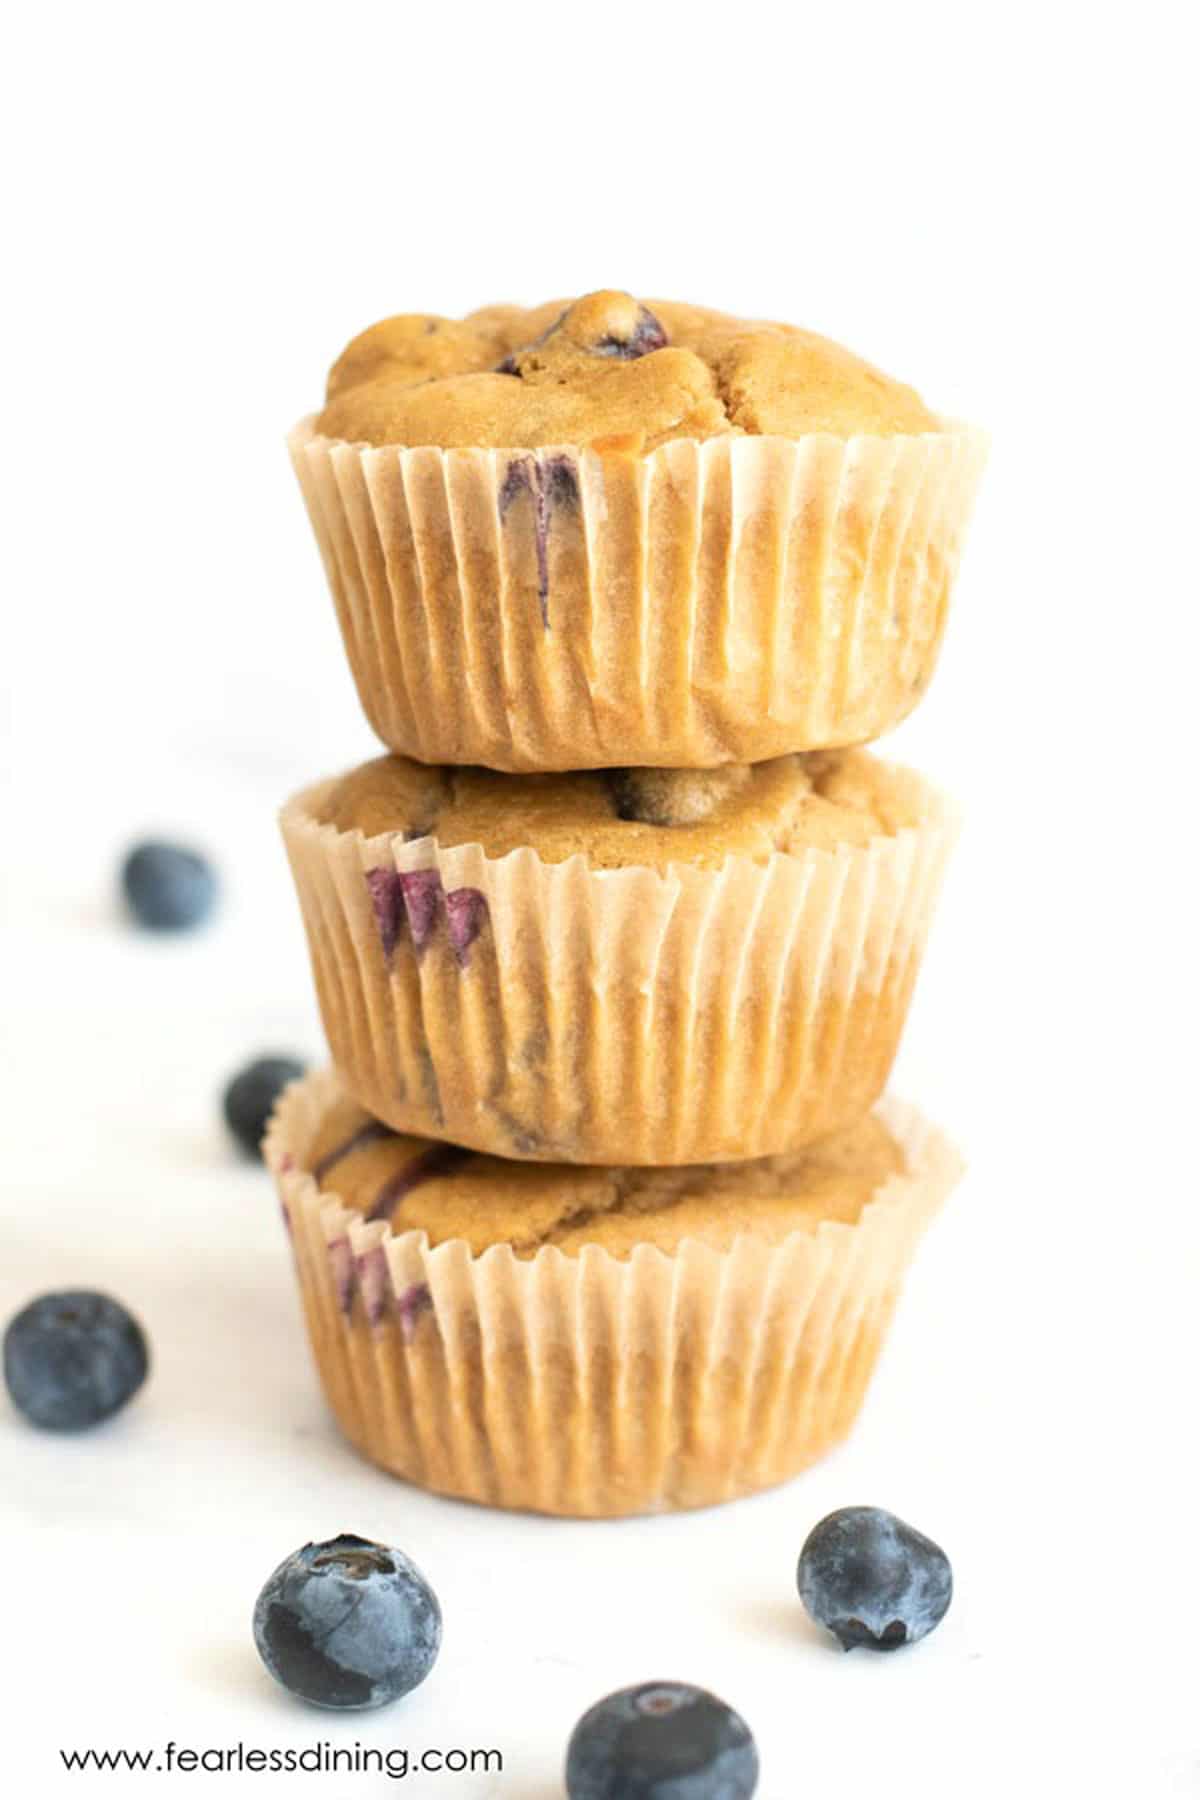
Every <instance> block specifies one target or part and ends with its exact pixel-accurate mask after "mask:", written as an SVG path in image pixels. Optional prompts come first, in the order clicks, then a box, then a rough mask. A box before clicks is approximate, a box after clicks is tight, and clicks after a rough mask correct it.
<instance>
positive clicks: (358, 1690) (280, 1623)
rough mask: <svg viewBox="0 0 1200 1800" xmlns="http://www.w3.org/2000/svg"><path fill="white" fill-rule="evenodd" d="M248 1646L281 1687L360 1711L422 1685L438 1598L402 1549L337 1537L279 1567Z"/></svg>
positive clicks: (433, 1646) (433, 1650) (438, 1629)
mask: <svg viewBox="0 0 1200 1800" xmlns="http://www.w3.org/2000/svg"><path fill="white" fill-rule="evenodd" d="M254 1642H255V1644H256V1645H257V1647H258V1653H259V1655H260V1656H261V1657H262V1659H263V1662H264V1663H265V1664H266V1666H267V1668H268V1669H269V1671H270V1672H271V1674H272V1675H273V1676H274V1677H275V1679H276V1681H278V1682H279V1684H280V1686H281V1687H285V1688H287V1689H288V1691H289V1692H290V1693H293V1694H296V1695H297V1696H298V1697H299V1698H300V1699H301V1700H307V1701H309V1702H310V1703H311V1704H312V1705H313V1706H325V1707H330V1708H333V1709H334V1710H336V1711H339V1712H361V1711H364V1710H365V1709H367V1708H370V1707H376V1706H386V1705H387V1704H388V1703H389V1702H390V1701H392V1700H397V1699H399V1698H400V1696H401V1695H402V1694H407V1693H410V1692H411V1691H412V1689H413V1688H415V1687H417V1686H419V1684H420V1683H421V1682H422V1681H424V1679H425V1677H426V1676H427V1675H428V1673H429V1671H430V1669H431V1668H432V1667H433V1665H434V1663H435V1661H436V1660H437V1654H438V1651H439V1649H440V1648H441V1642H442V1614H441V1608H440V1607H439V1605H438V1602H437V1596H436V1595H435V1594H434V1591H433V1589H432V1588H431V1587H430V1585H429V1583H428V1582H427V1581H426V1580H425V1577H424V1576H423V1575H422V1574H421V1572H420V1570H419V1569H418V1568H417V1567H416V1565H415V1564H414V1563H412V1562H411V1561H410V1560H409V1558H408V1557H407V1556H405V1555H404V1553H403V1551H401V1550H395V1549H392V1548H390V1547H389V1546H387V1545H385V1544H377V1543H373V1542H371V1541H370V1540H369V1539H367V1538H361V1537H355V1536H353V1535H351V1534H349V1533H343V1534H342V1535H341V1536H340V1537H336V1538H331V1539H330V1540H329V1541H328V1542H327V1543H322V1544H305V1545H304V1547H303V1549H301V1550H297V1551H296V1552H295V1553H294V1554H293V1555H292V1556H289V1557H287V1558H286V1559H285V1560H284V1561H283V1562H281V1563H280V1565H279V1567H278V1568H277V1569H276V1570H275V1572H274V1574H273V1575H272V1576H271V1577H270V1579H269V1580H268V1581H267V1583H266V1585H265V1586H264V1588H263V1590H262V1592H261V1594H260V1595H259V1597H258V1602H257V1604H256V1606H255V1608H254Z"/></svg>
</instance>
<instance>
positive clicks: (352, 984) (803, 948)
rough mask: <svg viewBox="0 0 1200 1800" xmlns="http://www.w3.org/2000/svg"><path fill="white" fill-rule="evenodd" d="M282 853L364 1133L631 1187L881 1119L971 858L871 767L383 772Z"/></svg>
mask: <svg viewBox="0 0 1200 1800" xmlns="http://www.w3.org/2000/svg"><path fill="white" fill-rule="evenodd" d="M283 831H284V837H285V840H286V842H287V846H288V852H289V855H290V858H291V862H292V868H293V871H294V874H295V877H296V883H297V887H298V890H299V894H300V901H301V906H302V909H303V914H304V920H305V926H306V929H307V932H308V938H309V946H310V950H311V954H312V960H313V968H314V974H315V977H316V985H317V991H318V996H319V1000H320V1005H321V1012H322V1017H323V1021H324V1025H325V1031H326V1035H327V1037H328V1039H329V1043H330V1048H331V1051H332V1055H333V1059H334V1063H335V1065H336V1066H337V1068H338V1071H339V1073H340V1074H341V1076H342V1079H343V1080H344V1082H345V1083H346V1086H347V1087H348V1088H349V1090H350V1091H351V1093H352V1094H353V1095H354V1096H355V1097H356V1098H357V1099H358V1100H359V1101H360V1103H361V1104H362V1105H363V1106H365V1107H366V1108H367V1109H368V1110H369V1111H370V1112H372V1113H374V1114H375V1115H376V1116H377V1117H378V1118H381V1119H383V1120H385V1121H386V1122H387V1123H388V1124H390V1125H392V1126H393V1127H395V1128H396V1129H397V1130H400V1131H406V1132H413V1133H417V1134H419V1135H422V1136H426V1137H441V1138H447V1139H450V1140H451V1141H453V1142H455V1143H460V1144H465V1145H469V1146H470V1147H471V1148H473V1149H478V1150H485V1151H489V1152H491V1153H492V1154H494V1155H499V1156H509V1157H519V1158H527V1159H533V1160H538V1161H561V1162H585V1163H586V1162H593V1163H626V1164H628V1163H645V1164H655V1163H657V1164H677V1163H696V1162H720V1161H726V1160H732V1159H735V1158H748V1157H759V1156H770V1155H776V1154H781V1153H784V1152H787V1151H790V1150H794V1149H798V1148H799V1147H800V1146H802V1145H804V1144H806V1143H809V1142H811V1141H812V1140H813V1139H815V1138H818V1137H821V1136H822V1135H824V1134H825V1133H827V1132H831V1131H834V1130H836V1129H838V1127H840V1126H842V1125H844V1124H847V1123H849V1122H851V1121H853V1120H855V1119H857V1118H859V1117H861V1115H862V1114H863V1113H864V1112H865V1111H866V1110H867V1109H868V1108H869V1107H870V1106H871V1105H872V1104H873V1103H874V1101H875V1100H876V1099H877V1097H878V1096H879V1094H880V1093H881V1091H882V1089H883V1086H884V1083H885V1082H886V1079H887V1075H888V1071H889V1069H890V1067H891V1063H892V1059H893V1057H894V1055H895V1051H896V1045H897V1042H898V1040H899V1035H900V1031H901V1028H902V1026H903V1023H904V1017H905V1013H906V1011H907V1007H908V1001H909V997H910V994H911V991H912V984H913V980H914V978H915V975H916V970H917V965H918V962H919V958H920V952H921V949H922V947H923V944H924V940H925V935H926V931H927V928H928V923H929V918H930V914H931V911H932V907H933V902H934V899H935V897H936V893H937V889H938V886H939V880H940V875H941V872H942V868H943V865H944V861H945V857H946V853H947V851H948V849H949V846H950V842H951V839H952V836H953V826H952V821H951V819H950V817H949V815H948V812H947V809H946V807H945V805H944V803H943V802H942V801H941V799H940V797H939V796H938V795H937V794H936V792H935V791H934V790H933V789H932V788H930V787H929V786H928V785H927V784H926V783H925V782H923V781H922V780H921V779H920V778H919V777H918V776H916V775H914V774H913V773H912V772H911V771H909V770H907V769H902V768H899V767H896V766H895V765H890V764H888V763H885V762H882V761H880V760H879V759H878V758H876V757H873V756H870V755H869V754H867V753H866V752H864V751H858V750H854V751H835V752H817V753H810V754H807V755H799V756H787V757H780V758H777V759H776V760H774V761H772V762H766V763H758V764H755V765H753V766H732V767H725V768H721V769H712V770H704V771H673V770H663V769H653V770H645V769H621V770H610V771H603V772H599V773H597V772H589V773H584V774H574V775H545V776H539V775H523V776H511V775H499V774H495V773H492V772H491V771H487V770H479V769H449V768H445V769H443V768H430V767H427V766H425V765H424V764H421V763H415V762H411V761H409V760H408V759H406V758H404V757H399V756H385V757H380V758H377V759H376V760H375V761H372V762H369V763H365V764H363V765H362V766H361V767H360V768H358V769H355V770H353V771H352V772H351V773H350V774H348V775H345V776H342V777H341V778H339V779H336V780H333V781H326V782H323V783H321V784H320V785H319V786H317V787H315V788H311V789H309V790H307V791H306V792H305V793H303V794H301V795H299V796H297V798H296V799H294V800H293V801H292V802H291V803H290V804H289V806H288V807H287V808H286V809H285V811H284V814H283Z"/></svg>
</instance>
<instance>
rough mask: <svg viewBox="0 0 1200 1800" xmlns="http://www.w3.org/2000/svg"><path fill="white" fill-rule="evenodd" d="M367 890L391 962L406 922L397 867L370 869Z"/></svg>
mask: <svg viewBox="0 0 1200 1800" xmlns="http://www.w3.org/2000/svg"><path fill="white" fill-rule="evenodd" d="M367 892H368V893H369V894H370V896H371V907H372V910H373V911H374V914H375V924H376V927H377V928H378V931H379V942H380V943H381V945H382V946H383V955H384V961H385V962H391V960H392V954H393V952H394V951H395V948H396V944H397V941H398V939H399V937H400V928H401V926H402V925H403V923H404V888H403V885H402V882H401V877H400V876H399V875H398V874H397V873H396V871H395V869H368V870H367Z"/></svg>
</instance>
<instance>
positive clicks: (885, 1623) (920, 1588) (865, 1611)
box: [796, 1506, 954, 1650]
mask: <svg viewBox="0 0 1200 1800" xmlns="http://www.w3.org/2000/svg"><path fill="white" fill-rule="evenodd" d="M796 1584H797V1586H798V1587H799V1589H800V1598H801V1600H803V1602H804V1605H805V1608H806V1610H807V1611H808V1613H809V1615H810V1617H812V1618H813V1619H815V1620H816V1622H817V1624H818V1625H824V1626H825V1627H826V1629H827V1630H829V1631H831V1632H832V1633H833V1635H834V1637H836V1638H837V1640H838V1642H839V1644H841V1646H842V1648H843V1650H854V1649H857V1648H859V1647H862V1648H864V1649H868V1650H898V1649H900V1647H901V1645H903V1644H915V1643H916V1642H917V1640H918V1639H919V1638H923V1637H927V1636H928V1634H929V1633H930V1632H931V1631H932V1630H933V1629H934V1628H935V1627H936V1626H937V1625H940V1623H941V1621H942V1620H943V1619H944V1618H945V1616H946V1613H947V1611H948V1610H949V1606H950V1601H951V1597H952V1595H953V1591H954V1579H953V1574H952V1571H951V1568H950V1559H949V1557H948V1556H947V1555H946V1552H945V1551H944V1550H942V1549H941V1548H940V1547H939V1546H938V1545H937V1544H935V1543H934V1542H933V1541H932V1540H931V1539H930V1538H927V1537H925V1536H923V1534H922V1533H921V1532H919V1531H915V1530H914V1529H913V1527H912V1526H911V1525H906V1524H905V1523H904V1521H903V1519H898V1518H897V1517H896V1516H895V1514H894V1513H890V1512H885V1511H884V1510H883V1509H882V1507H878V1506H844V1507H842V1508H841V1510H840V1511H839V1512H833V1513H830V1514H829V1516H828V1517H827V1518H824V1519H822V1520H821V1522H820V1524H819V1525H816V1526H814V1527H813V1529H812V1531H811V1532H810V1533H809V1535H808V1538H807V1540H806V1542H805V1545H804V1548H803V1550H802V1551H801V1552H800V1565H799V1568H798V1569H797V1572H796Z"/></svg>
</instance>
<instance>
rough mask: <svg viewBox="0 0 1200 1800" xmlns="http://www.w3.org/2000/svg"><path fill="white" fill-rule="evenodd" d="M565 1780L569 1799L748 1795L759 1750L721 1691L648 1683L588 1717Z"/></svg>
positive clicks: (709, 1799) (728, 1799)
mask: <svg viewBox="0 0 1200 1800" xmlns="http://www.w3.org/2000/svg"><path fill="white" fill-rule="evenodd" d="M566 1784H567V1796H568V1800H748V1797H749V1796H750V1795H751V1794H753V1792H754V1790H755V1788H756V1787H757V1786H758V1752H757V1750H756V1749H755V1746H754V1739H753V1737H752V1736H751V1734H750V1727H749V1726H748V1725H747V1724H746V1721H745V1720H744V1719H743V1718H742V1717H741V1716H740V1714H738V1713H736V1712H734V1710H733V1708H732V1707H731V1706H727V1705H726V1704H725V1702H724V1701H723V1700H718V1698H717V1696H716V1695H715V1694H710V1693H707V1692H706V1691H705V1689H704V1688H698V1687H691V1686H689V1685H688V1684H687V1683H685V1682H679V1681H649V1682H644V1683H642V1684H641V1685H639V1686H638V1687H630V1688H621V1689H620V1690H619V1691H618V1692H617V1693H615V1694H609V1695H608V1696H607V1697H606V1698H605V1699H603V1700H600V1701H598V1702H597V1703H596V1705H595V1706H593V1707H592V1708H591V1710H590V1711H589V1712H586V1713H585V1714H584V1715H583V1717H582V1719H580V1721H579V1723H578V1725H577V1726H576V1727H575V1730H574V1732H573V1733H572V1735H571V1741H570V1743H569V1744H568V1746H567V1768H566Z"/></svg>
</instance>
